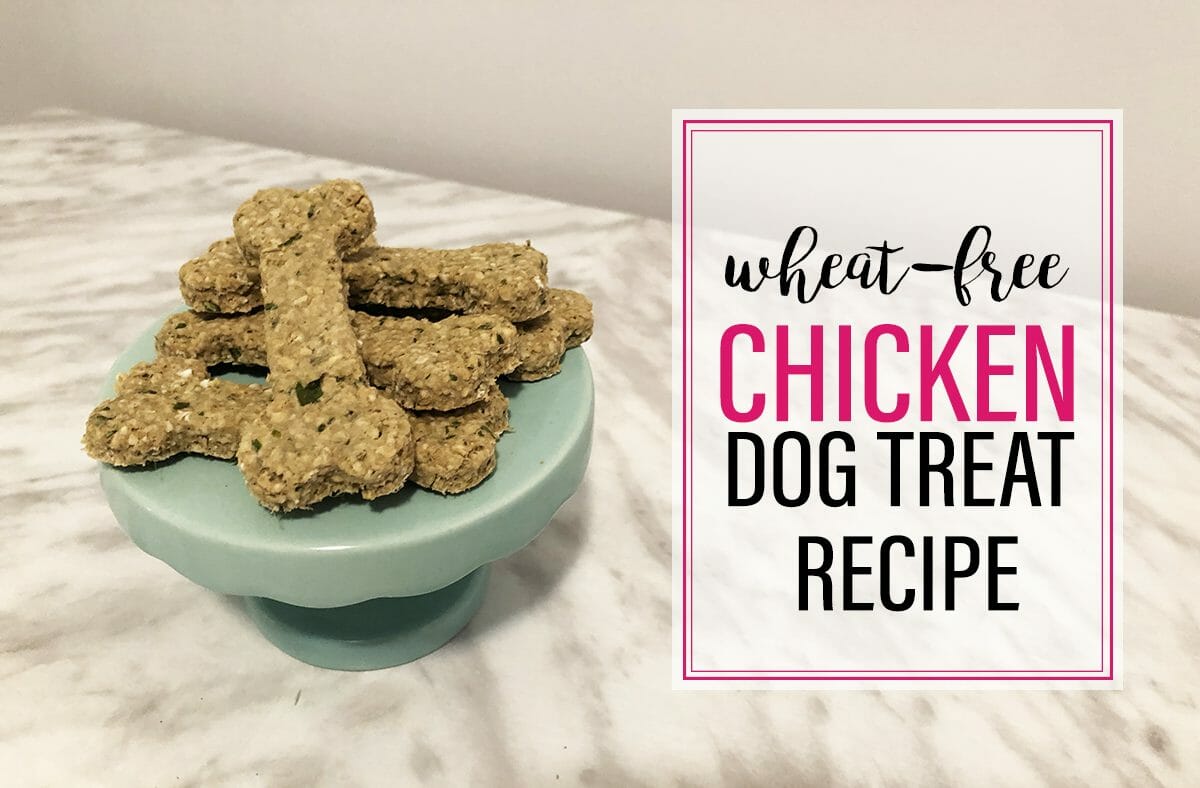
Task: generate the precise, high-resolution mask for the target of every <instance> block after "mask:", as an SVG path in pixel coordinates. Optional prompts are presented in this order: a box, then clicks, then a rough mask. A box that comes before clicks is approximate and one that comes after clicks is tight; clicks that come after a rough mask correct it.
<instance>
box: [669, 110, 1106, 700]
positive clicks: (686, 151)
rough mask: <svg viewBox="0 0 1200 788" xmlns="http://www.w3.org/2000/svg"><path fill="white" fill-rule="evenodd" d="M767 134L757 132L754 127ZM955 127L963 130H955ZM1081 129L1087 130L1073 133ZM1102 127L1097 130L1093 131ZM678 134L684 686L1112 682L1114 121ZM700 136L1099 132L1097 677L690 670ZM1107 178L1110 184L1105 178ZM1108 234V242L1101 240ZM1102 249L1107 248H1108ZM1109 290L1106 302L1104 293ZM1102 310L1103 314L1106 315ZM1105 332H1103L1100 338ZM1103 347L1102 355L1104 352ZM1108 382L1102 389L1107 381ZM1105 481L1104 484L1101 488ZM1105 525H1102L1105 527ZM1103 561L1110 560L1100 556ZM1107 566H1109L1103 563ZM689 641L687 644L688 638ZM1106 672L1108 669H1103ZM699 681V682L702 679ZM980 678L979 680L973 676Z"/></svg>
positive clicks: (900, 122) (1087, 673)
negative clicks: (694, 220) (695, 155)
mask: <svg viewBox="0 0 1200 788" xmlns="http://www.w3.org/2000/svg"><path fill="white" fill-rule="evenodd" d="M721 125H733V126H749V127H750V128H734V129H729V128H703V129H697V128H689V127H696V126H721ZM818 125H820V126H911V125H922V126H935V125H937V126H949V127H950V128H929V129H927V128H920V129H917V128H845V129H832V128H811V127H812V126H818ZM984 125H991V126H997V127H999V128H991V129H987V128H978V126H984ZM1018 125H1019V126H1068V128H1058V129H1050V128H1006V127H1008V126H1018ZM756 126H757V127H766V128H755V127H756ZM778 126H797V127H799V128H773V127H778ZM956 126H960V127H963V128H954V127H956ZM1080 126H1083V127H1085V128H1077V127H1080ZM1096 127H1100V128H1096ZM682 132H683V139H682V143H683V148H682V164H683V168H682V173H683V189H682V197H683V205H682V226H683V238H682V241H683V266H682V268H683V277H682V279H683V283H682V287H683V292H682V296H683V354H682V360H683V369H682V372H683V377H682V381H683V396H682V398H681V399H682V417H683V446H682V460H683V499H682V500H683V572H682V573H681V574H682V578H683V588H682V594H683V596H682V601H683V638H682V654H681V663H682V664H681V667H682V675H681V679H682V680H683V681H1064V682H1074V681H1109V682H1111V681H1114V680H1115V641H1116V638H1115V636H1114V627H1115V594H1116V590H1115V586H1116V583H1115V580H1116V573H1115V563H1114V555H1113V553H1114V540H1115V533H1116V513H1115V511H1114V507H1115V493H1114V490H1113V486H1114V482H1115V443H1114V433H1113V429H1114V418H1115V417H1114V405H1115V401H1114V399H1115V397H1114V394H1115V390H1114V383H1113V369H1114V342H1115V329H1114V310H1115V270H1116V269H1115V266H1116V262H1115V231H1114V227H1113V223H1114V222H1113V217H1114V195H1113V192H1114V188H1113V182H1114V179H1115V172H1116V170H1115V167H1116V165H1115V155H1114V153H1115V149H1114V145H1115V143H1114V120H1113V119H1111V118H1102V119H1075V118H1071V119H1032V120H1021V119H961V118H960V119H915V118H898V119H863V118H852V119H685V120H683V121H682ZM697 132H701V133H704V132H758V133H763V132H776V133H780V132H782V133H789V132H793V133H794V132H833V133H854V132H859V133H861V132H909V133H921V132H941V133H946V132H993V133H997V132H1037V133H1045V132H1075V133H1080V132H1091V133H1099V135H1100V143H1101V149H1100V164H1101V166H1100V182H1101V190H1100V194H1101V204H1100V233H1101V239H1100V240H1101V244H1100V247H1101V266H1100V268H1101V274H1100V276H1101V285H1100V286H1101V291H1100V292H1101V340H1100V352H1101V358H1102V359H1104V360H1106V361H1107V369H1103V368H1102V370H1101V380H1100V385H1101V400H1102V402H1103V400H1104V394H1105V391H1104V389H1105V388H1107V403H1106V404H1107V410H1108V424H1107V428H1108V429H1107V433H1108V435H1107V437H1108V473H1107V479H1106V478H1105V476H1106V474H1105V473H1104V470H1105V469H1104V456H1103V455H1104V451H1103V446H1104V431H1105V424H1104V416H1103V411H1102V413H1101V425H1100V428H1101V446H1102V450H1101V458H1100V462H1101V469H1100V470H1101V494H1102V496H1103V495H1104V492H1105V488H1106V487H1107V499H1108V500H1107V503H1108V512H1107V518H1105V513H1104V502H1103V500H1102V502H1101V529H1100V530H1101V540H1102V545H1101V552H1100V556H1101V586H1100V603H1101V616H1100V619H1101V620H1100V661H1101V666H1100V668H1099V669H1098V670H1081V671H1075V670H1058V671H1036V670H1023V671H1022V670H926V671H914V670H871V671H853V670H834V671H817V670H791V671H789V670H770V671H767V670H697V669H695V668H693V667H692V656H693V655H692V646H693V645H694V634H693V633H692V631H691V612H692V611H691V609H690V608H689V598H690V597H689V592H690V590H691V582H692V557H693V556H692V553H691V552H690V551H689V544H690V543H691V541H693V540H691V534H690V526H691V517H690V514H691V512H692V511H693V510H694V506H693V504H692V498H691V495H692V484H691V482H692V479H691V470H692V466H693V463H692V461H691V460H692V455H691V450H692V442H691V440H690V439H691V433H692V422H691V408H690V403H689V399H688V398H689V396H690V394H691V390H692V377H691V375H692V372H693V367H694V365H693V363H692V346H691V343H690V339H691V321H690V318H691V316H692V287H691V285H692V277H691V276H690V272H691V266H692V259H691V250H692V248H693V245H692V227H691V208H692V206H693V205H694V200H693V198H692V193H691V188H692V186H693V185H694V178H693V177H692V146H693V139H692V137H693V135H694V134H695V133H697ZM1106 175H1107V178H1106V177H1105V176H1106ZM1106 234H1107V238H1105V235H1106ZM1106 242H1107V246H1106V245H1105V243H1106ZM1105 256H1107V258H1108V261H1107V262H1108V265H1107V269H1106V268H1105V265H1104V257H1105ZM1106 272H1107V281H1105V273H1106ZM1106 291H1107V303H1106V299H1105V292H1106ZM1106 307H1107V308H1106ZM1105 328H1107V331H1105ZM1106 333H1107V343H1106V342H1105V334H1106ZM1106 345H1107V356H1106V355H1105V348H1106ZM1106 378H1107V386H1106V383H1105V380H1106ZM1106 482H1107V484H1106ZM1106 519H1107V522H1105V520H1106ZM1106 556H1107V561H1106V560H1105V557H1106ZM1105 563H1107V567H1105V566H1104V564H1105ZM1106 568H1107V576H1106V577H1105V569H1106ZM1105 579H1107V585H1108V595H1107V600H1106V599H1105V594H1104V581H1105ZM1105 601H1107V603H1108V604H1107V608H1108V609H1107V616H1106V615H1105V612H1104V603H1105ZM689 635H692V637H689ZM1106 668H1107V669H1106ZM700 674H704V675H700ZM976 674H979V675H976Z"/></svg>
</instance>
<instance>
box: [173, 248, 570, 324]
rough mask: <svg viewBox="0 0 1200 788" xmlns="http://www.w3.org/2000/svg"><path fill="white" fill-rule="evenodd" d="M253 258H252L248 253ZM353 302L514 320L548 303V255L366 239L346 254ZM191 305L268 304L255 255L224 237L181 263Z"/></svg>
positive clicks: (235, 310) (240, 307)
mask: <svg viewBox="0 0 1200 788" xmlns="http://www.w3.org/2000/svg"><path fill="white" fill-rule="evenodd" d="M248 258H249V259H248ZM343 270H344V272H345V276H346V284H347V285H348V287H349V299H350V303H351V304H356V305H360V304H374V305H379V306H390V307H396V308H401V309H407V308H427V307H432V308H436V309H445V310H449V311H451V312H465V313H469V314H495V315H499V316H501V317H504V318H506V319H508V320H511V321H513V322H514V323H517V322H520V321H523V320H531V319H533V318H535V317H537V316H538V315H541V314H544V313H545V311H546V309H547V303H546V298H547V291H548V287H547V284H546V281H547V277H546V256H545V255H544V254H542V253H541V252H539V251H538V250H536V249H534V248H533V247H531V246H528V245H524V246H521V245H518V244H506V243H493V244H482V245H480V246H472V247H469V248H467V249H404V248H399V247H396V248H391V247H383V246H375V245H373V244H367V245H364V246H363V248H361V249H359V250H358V251H357V252H355V253H354V254H352V255H350V256H349V257H348V258H346V260H345V264H344V266H343ZM179 290H180V292H181V293H182V295H183V300H184V303H186V304H187V305H188V307H189V308H191V309H192V310H194V311H196V312H205V313H219V314H241V313H245V312H249V311H250V310H252V309H254V308H256V307H259V306H262V305H263V303H264V300H265V301H267V302H269V301H270V299H264V298H263V296H262V291H261V287H260V282H259V273H258V271H257V268H256V266H255V264H254V262H253V258H252V257H251V255H246V256H241V255H239V254H238V248H237V244H235V243H233V242H232V239H226V240H224V241H217V242H216V243H214V244H213V245H212V246H210V247H209V249H208V251H207V252H205V253H204V254H203V255H200V256H199V257H197V258H195V259H192V260H189V261H188V262H186V263H184V265H183V267H182V268H180V269H179Z"/></svg>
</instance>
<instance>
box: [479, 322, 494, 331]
mask: <svg viewBox="0 0 1200 788" xmlns="http://www.w3.org/2000/svg"><path fill="white" fill-rule="evenodd" d="M479 327H480V328H481V329H483V330H484V331H487V330H488V329H489V328H491V327H492V324H491V323H480V324H479Z"/></svg>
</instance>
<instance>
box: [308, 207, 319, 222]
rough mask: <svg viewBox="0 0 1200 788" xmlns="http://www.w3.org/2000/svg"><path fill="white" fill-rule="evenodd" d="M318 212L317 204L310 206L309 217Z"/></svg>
mask: <svg viewBox="0 0 1200 788" xmlns="http://www.w3.org/2000/svg"><path fill="white" fill-rule="evenodd" d="M316 212H317V206H315V205H310V206H308V218H309V219H311V218H313V214H314V213H316Z"/></svg>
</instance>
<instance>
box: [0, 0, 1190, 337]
mask: <svg viewBox="0 0 1200 788" xmlns="http://www.w3.org/2000/svg"><path fill="white" fill-rule="evenodd" d="M1198 84H1200V3H1197V2H1194V0H1174V1H1173V2H1153V1H1151V0H1148V1H1147V2H1111V1H1110V0H1103V1H1099V2H1097V1H1095V0H1093V1H1086V0H1072V1H1071V2H1035V1H1033V0H1013V1H1012V2H984V0H960V2H952V1H950V0H947V1H946V2H937V1H935V0H908V1H907V2H893V3H883V2H867V1H866V0H841V1H839V2H832V0H830V1H829V2H798V0H790V1H789V0H764V1H763V2H750V1H745V2H716V1H713V2H704V0H692V1H691V2H688V0H659V1H658V2H655V1H654V0H643V1H642V2H631V1H628V0H622V1H621V2H595V3H583V2H566V1H563V0H559V1H558V2H554V1H552V0H510V2H484V1H482V0H481V1H479V2H470V3H468V2H431V3H402V2H390V3H389V2H382V0H375V1H373V2H366V1H362V2H354V3H349V2H348V3H332V2H329V3H320V2H312V1H308V2H280V1H272V2H257V3H251V2H241V3H235V2H227V1H222V0H213V1H211V2H202V1H201V0H194V1H193V2H190V3H183V2H116V1H115V0H111V1H101V2H90V3H86V2H57V3H55V2H24V1H23V0H0V120H11V119H14V118H18V117H20V116H21V115H23V114H24V113H25V112H27V111H29V110H30V109H33V108H36V107H39V106H70V107H75V108H79V109H83V110H87V111H92V112H96V113H101V114H106V115H113V116H121V117H127V118H133V119H137V120H143V121H148V122H151V123H156V124H160V125H167V126H175V127H180V128H185V129H190V130H195V131H199V132H204V133H207V134H215V135H220V136H226V137H233V138H239V139H246V140H251V141H254V142H261V143H267V144H271V145H278V146H283V147H288V148H296V149H300V150H306V151H312V152H315V153H321V154H329V155H336V156H341V157H344V158H349V159H355V160H360V161H365V162H371V163H377V164H383V165H388V166H392V167H396V168H399V169H404V170H410V171H414V172H421V173H426V174H430V175H435V176H441V177H447V178H453V179H457V180H462V181H467V182H471V183H478V184H483V185H490V186H497V187H500V188H505V189H510V190H515V191H524V192H530V193H534V194H541V195H546V196H550V197H556V198H560V199H565V200H570V201H574V202H580V203H586V204H593V205H600V206H605V207H611V208H617V209H621V210H626V211H632V212H636V213H642V214H648V215H654V216H659V217H662V218H668V217H669V215H670V172H671V169H670V151H671V139H670V134H669V130H670V110H671V108H672V107H683V106H693V107H698V106H712V107H937V108H946V107H1012V108H1020V107H1118V108H1123V109H1124V110H1125V122H1126V148H1125V166H1126V180H1125V184H1126V188H1125V222H1126V224H1125V228H1126V234H1125V260H1126V291H1125V292H1126V300H1127V301H1128V302H1129V303H1133V304H1137V305H1140V306H1148V307H1153V308H1158V309H1163V310H1169V311H1176V312H1183V313H1187V314H1193V315H1200V298H1198V296H1200V253H1198V252H1197V247H1196V245H1195V244H1194V243H1193V241H1192V239H1191V237H1190V234H1191V230H1192V228H1193V225H1194V220H1195V217H1196V213H1197V206H1198V201H1197V195H1198V194H1200V186H1198V183H1200V144H1198V143H1200V101H1198V100H1197V99H1198V97H1197V92H1198V91H1197V85H1198ZM660 262H661V264H662V265H669V264H670V261H669V260H663V261H660Z"/></svg>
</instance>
